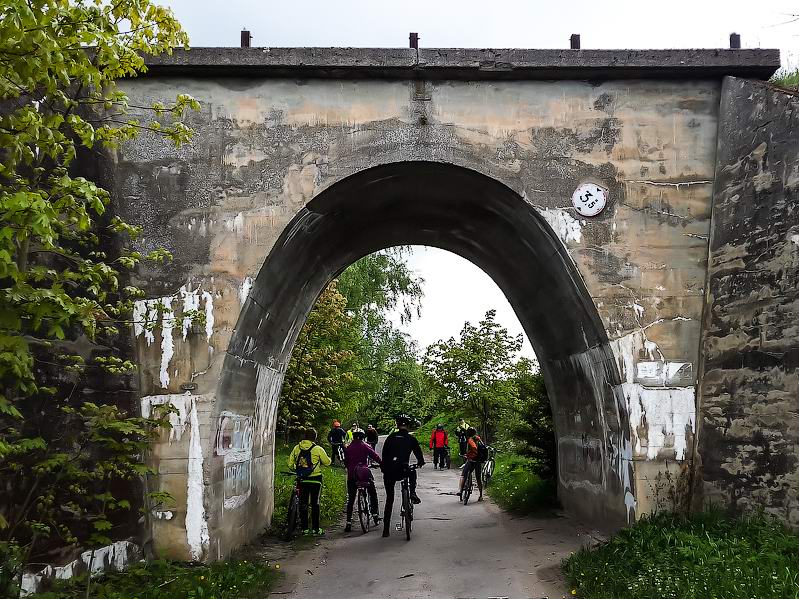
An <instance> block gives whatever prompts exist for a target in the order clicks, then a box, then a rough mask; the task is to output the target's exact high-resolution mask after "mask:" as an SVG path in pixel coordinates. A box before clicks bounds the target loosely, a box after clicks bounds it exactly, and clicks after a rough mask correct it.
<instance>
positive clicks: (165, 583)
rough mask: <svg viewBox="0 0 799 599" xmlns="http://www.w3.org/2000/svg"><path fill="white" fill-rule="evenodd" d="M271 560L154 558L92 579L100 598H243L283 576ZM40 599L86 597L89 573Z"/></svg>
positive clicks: (258, 593)
mask: <svg viewBox="0 0 799 599" xmlns="http://www.w3.org/2000/svg"><path fill="white" fill-rule="evenodd" d="M279 572H280V571H279V570H277V569H275V568H274V567H272V566H270V565H267V564H259V563H252V562H248V561H246V560H229V561H225V562H214V563H212V564H208V565H206V564H184V563H179V562H167V561H162V560H159V561H152V562H147V563H139V564H134V565H132V566H131V567H130V568H128V569H127V570H125V571H124V572H113V573H107V574H105V575H104V576H102V577H101V578H99V579H97V580H93V581H92V585H91V597H93V598H96V599H187V598H191V599H203V598H207V599H239V598H246V597H253V598H254V597H265V596H266V595H268V591H269V588H270V587H271V586H272V585H273V584H274V583H275V582H276V581H277V580H278V578H279V577H280V574H279ZM33 597H35V598H36V599H83V598H84V597H86V580H85V576H83V577H81V578H77V579H74V580H70V581H67V582H62V583H57V584H56V585H54V588H52V589H51V590H49V591H47V592H43V593H37V594H36V595H33Z"/></svg>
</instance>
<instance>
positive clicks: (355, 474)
mask: <svg viewBox="0 0 799 599" xmlns="http://www.w3.org/2000/svg"><path fill="white" fill-rule="evenodd" d="M365 438H366V433H365V432H364V431H362V430H361V429H359V428H356V429H355V430H353V431H352V443H350V444H349V445H347V447H346V449H344V463H345V464H346V465H347V526H345V527H344V532H350V531H351V530H352V508H353V506H354V505H355V497H356V495H357V490H358V483H359V482H367V481H368V483H369V486H368V487H367V492H368V493H369V511H370V512H371V514H372V518H374V521H375V526H377V525H378V524H379V523H380V511H379V507H378V504H377V489H375V481H374V477H373V476H372V471H371V470H370V469H369V458H371V459H373V460H374V461H375V462H377V463H378V464H379V463H380V462H381V460H380V456H379V455H377V453H375V450H374V449H372V448H371V447H370V446H369V444H368V443H364V439H365Z"/></svg>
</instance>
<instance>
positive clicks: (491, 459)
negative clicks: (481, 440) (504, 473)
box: [483, 445, 497, 487]
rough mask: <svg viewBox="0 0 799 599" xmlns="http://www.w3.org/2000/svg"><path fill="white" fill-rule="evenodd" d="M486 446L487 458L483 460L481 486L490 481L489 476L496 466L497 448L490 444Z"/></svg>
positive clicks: (492, 474) (485, 485) (486, 484)
mask: <svg viewBox="0 0 799 599" xmlns="http://www.w3.org/2000/svg"><path fill="white" fill-rule="evenodd" d="M487 448H488V459H487V460H486V461H485V462H483V487H487V486H488V483H490V482H491V477H492V476H494V467H495V466H496V460H495V458H496V456H497V450H496V449H494V448H493V447H491V446H490V445H488V446H487Z"/></svg>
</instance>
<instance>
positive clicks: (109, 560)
mask: <svg viewBox="0 0 799 599" xmlns="http://www.w3.org/2000/svg"><path fill="white" fill-rule="evenodd" d="M140 558H141V550H140V549H139V546H138V545H136V544H135V543H131V542H130V541H117V542H116V543H112V544H111V545H106V546H105V547H100V548H99V549H95V550H94V553H92V551H84V552H83V553H81V554H80V557H79V558H78V559H76V560H74V561H72V562H70V563H68V564H66V565H65V566H45V567H44V568H43V569H41V570H40V571H39V572H33V573H26V574H23V576H22V593H21V595H22V596H23V597H25V596H27V595H31V594H33V593H36V592H38V591H39V589H40V587H41V585H42V583H43V582H44V581H45V580H50V579H53V578H55V579H57V580H68V579H70V578H72V577H73V576H75V575H76V574H80V573H81V572H86V571H89V572H91V573H92V574H93V575H96V574H99V573H100V572H106V571H108V570H116V571H120V570H124V569H125V568H126V567H127V566H128V564H130V563H131V562H133V561H138V560H139V559H140Z"/></svg>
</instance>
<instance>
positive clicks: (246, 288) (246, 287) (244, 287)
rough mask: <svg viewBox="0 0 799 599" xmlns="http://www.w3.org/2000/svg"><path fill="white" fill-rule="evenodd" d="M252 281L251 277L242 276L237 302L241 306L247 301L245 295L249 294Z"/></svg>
mask: <svg viewBox="0 0 799 599" xmlns="http://www.w3.org/2000/svg"><path fill="white" fill-rule="evenodd" d="M252 283H253V281H252V277H244V280H243V281H242V282H241V287H239V303H240V304H241V305H242V306H243V305H244V302H246V301H247V297H248V296H249V295H250V290H251V289H252Z"/></svg>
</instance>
